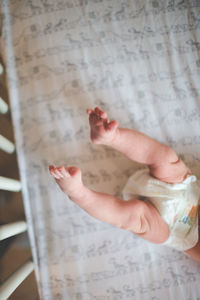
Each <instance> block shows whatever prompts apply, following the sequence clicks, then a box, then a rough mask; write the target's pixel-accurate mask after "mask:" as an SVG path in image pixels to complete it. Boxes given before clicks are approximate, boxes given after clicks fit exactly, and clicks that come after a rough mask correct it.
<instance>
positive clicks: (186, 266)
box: [0, 0, 200, 300]
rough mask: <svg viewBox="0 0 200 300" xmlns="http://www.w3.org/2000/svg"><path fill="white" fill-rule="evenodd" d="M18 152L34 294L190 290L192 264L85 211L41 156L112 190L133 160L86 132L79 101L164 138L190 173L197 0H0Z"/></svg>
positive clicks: (195, 116)
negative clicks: (73, 168)
mask: <svg viewBox="0 0 200 300" xmlns="http://www.w3.org/2000/svg"><path fill="white" fill-rule="evenodd" d="M0 6H1V13H2V16H3V32H2V39H1V51H2V53H3V56H4V61H5V64H6V68H7V74H8V84H9V91H10V100H11V106H12V115H13V120H14V127H15V136H16V142H17V150H18V151H17V152H18V157H19V165H20V173H21V179H22V184H23V195H24V204H25V211H26V217H27V221H28V226H29V235H30V240H31V246H32V252H33V257H34V263H35V269H36V275H37V281H38V287H39V292H40V296H41V299H45V300H46V299H48V300H49V299H52V300H53V299H70V300H71V299H73V300H74V299H75V300H80V299H86V300H88V299H95V300H114V299H115V300H116V299H140V300H142V299H145V300H146V299H147V300H149V299H152V300H153V299H154V300H158V299H184V300H194V299H196V300H197V299H199V296H200V287H199V280H200V265H199V264H197V263H196V262H193V261H192V260H190V259H189V258H188V257H187V256H186V255H184V254H182V253H180V252H177V251H174V250H172V249H170V248H166V247H164V246H157V245H153V244H150V243H149V242H147V241H144V240H142V239H140V238H138V237H136V236H134V235H133V234H132V233H130V232H126V231H123V230H120V229H117V228H114V227H112V226H110V225H108V224H104V223H102V222H100V221H96V220H94V219H93V218H92V217H90V216H88V215H87V214H86V213H85V212H83V211H82V210H81V209H80V208H79V207H77V206H76V205H74V204H73V203H71V202H70V201H69V199H68V198H67V197H66V196H65V195H64V194H62V192H61V191H60V190H59V189H58V188H57V186H56V184H55V182H54V181H53V179H52V178H51V177H50V176H49V173H48V165H49V164H55V165H62V164H64V165H67V166H68V165H78V166H79V167H80V168H81V169H82V172H83V180H84V182H85V184H87V185H88V186H89V187H91V188H93V189H95V190H98V191H103V192H108V193H112V194H115V195H118V196H121V191H122V189H123V186H124V185H125V183H126V180H127V178H128V177H129V175H130V174H132V172H133V171H134V170H137V169H138V168H140V167H141V166H140V165H138V164H136V163H134V162H131V161H129V160H128V159H127V158H125V157H124V156H122V155H121V154H119V153H117V152H115V151H113V150H112V149H108V148H106V147H104V146H94V145H92V144H91V142H90V139H89V126H88V119H87V115H86V114H85V110H86V108H88V107H94V106H96V105H98V106H100V107H101V108H102V109H104V110H106V111H107V112H108V114H109V116H110V118H114V119H116V120H118V122H119V124H120V126H124V127H125V126H126V127H130V128H135V129H138V130H140V131H143V132H145V133H147V134H149V135H150V136H152V137H155V138H157V139H158V140H160V141H162V142H165V143H167V144H168V145H171V146H173V147H174V149H175V150H176V151H177V153H179V154H180V155H181V156H182V158H183V160H184V161H185V162H186V163H187V164H188V165H189V167H190V168H191V169H192V171H193V173H194V174H195V175H197V176H198V177H200V152H199V145H200V134H199V130H200V123H199V120H200V109H199V108H200V88H199V82H200V1H199V0H196V1H195V0H190V1H167V0H162V1H158V0H154V1H145V0H142V1H139V0H137V1H128V0H127V1H116V0H107V1H105V0H88V1H87V0H68V1H64V0H61V1H53V0H52V1H50V0H48V1H44V0H43V1H42V0H41V1H38V0H37V1H26V0H21V1H20V0H12V1H5V0H3V1H1V4H0Z"/></svg>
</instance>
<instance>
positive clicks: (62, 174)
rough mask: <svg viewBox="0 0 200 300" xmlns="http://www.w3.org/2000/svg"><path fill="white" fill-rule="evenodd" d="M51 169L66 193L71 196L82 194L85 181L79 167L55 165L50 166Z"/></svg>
mask: <svg viewBox="0 0 200 300" xmlns="http://www.w3.org/2000/svg"><path fill="white" fill-rule="evenodd" d="M49 171H50V173H51V175H52V176H53V177H54V178H55V180H56V182H57V184H58V185H59V187H60V188H61V190H62V191H63V192H64V193H65V194H67V195H68V196H69V197H77V196H79V195H80V193H81V189H82V188H83V183H82V179H81V171H80V169H79V168H77V167H69V168H65V167H63V166H61V167H56V168H55V167H54V166H49Z"/></svg>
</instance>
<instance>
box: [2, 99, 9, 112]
mask: <svg viewBox="0 0 200 300" xmlns="http://www.w3.org/2000/svg"><path fill="white" fill-rule="evenodd" d="M7 112H8V105H7V103H6V102H5V101H4V100H3V99H2V98H1V97H0V113H1V114H6V113H7Z"/></svg>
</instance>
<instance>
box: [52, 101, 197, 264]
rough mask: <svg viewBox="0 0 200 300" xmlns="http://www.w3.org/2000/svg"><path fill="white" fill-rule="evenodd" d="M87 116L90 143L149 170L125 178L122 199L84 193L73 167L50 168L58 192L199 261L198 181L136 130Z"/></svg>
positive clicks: (96, 114)
mask: <svg viewBox="0 0 200 300" xmlns="http://www.w3.org/2000/svg"><path fill="white" fill-rule="evenodd" d="M87 113H88V115H89V123H90V129H91V140H92V142H93V143H95V144H103V145H107V146H110V147H113V148H114V149H116V150H118V151H120V152H122V153H124V154H125V155H126V156H127V157H128V158H130V159H132V160H134V161H137V162H139V163H142V164H146V165H148V169H147V168H145V169H143V170H139V171H137V172H136V173H135V174H134V175H132V176H131V177H130V178H129V180H128V182H127V184H126V186H125V188H124V190H123V198H124V200H122V199H119V198H116V197H114V196H112V195H109V194H104V193H98V192H95V191H92V190H90V189H88V188H87V187H86V186H84V184H83V182H82V179H81V171H80V169H79V168H77V167H68V168H65V167H63V166H61V167H56V168H55V167H53V166H50V167H49V169H50V173H51V174H52V175H53V176H54V178H55V180H56V182H57V183H58V185H59V186H60V188H61V190H62V191H63V192H64V193H66V194H67V195H68V196H69V198H70V199H71V200H72V201H74V202H75V203H76V204H78V205H79V206H80V207H81V208H82V209H84V210H85V211H86V212H88V213H89V214H90V215H91V216H93V217H95V218H97V219H99V220H101V221H103V222H108V223H110V224H113V225H115V226H117V227H120V228H123V229H126V230H130V231H131V232H133V233H134V234H136V235H138V236H140V237H142V238H143V239H146V240H148V241H150V242H152V243H156V244H165V245H168V246H170V247H173V248H175V249H177V250H180V251H184V252H185V253H187V254H188V255H189V256H190V257H192V258H193V259H195V260H197V261H200V242H199V238H198V207H199V195H200V192H199V190H200V189H199V186H198V182H197V179H196V177H195V176H193V175H192V174H191V172H190V170H189V169H188V168H187V167H186V165H185V164H184V163H183V161H182V160H181V159H180V158H179V157H178V156H177V154H176V153H175V152H174V150H173V149H172V148H170V147H168V146H166V145H164V144H161V143H159V142H158V141H156V140H154V139H152V138H150V137H148V136H146V135H145V134H143V133H140V132H138V131H135V130H130V129H125V128H118V124H117V122H116V121H111V122H110V121H109V120H108V118H107V114H106V113H105V112H103V111H102V110H100V109H99V108H98V107H96V108H95V109H94V110H92V109H88V110H87ZM141 199H142V200H141Z"/></svg>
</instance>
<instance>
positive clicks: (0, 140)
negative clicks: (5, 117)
mask: <svg viewBox="0 0 200 300" xmlns="http://www.w3.org/2000/svg"><path fill="white" fill-rule="evenodd" d="M0 149H1V150H3V151H5V152H7V153H13V152H14V151H15V146H14V144H13V143H12V142H11V141H9V140H8V139H7V138H5V137H4V136H3V135H1V134H0Z"/></svg>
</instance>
